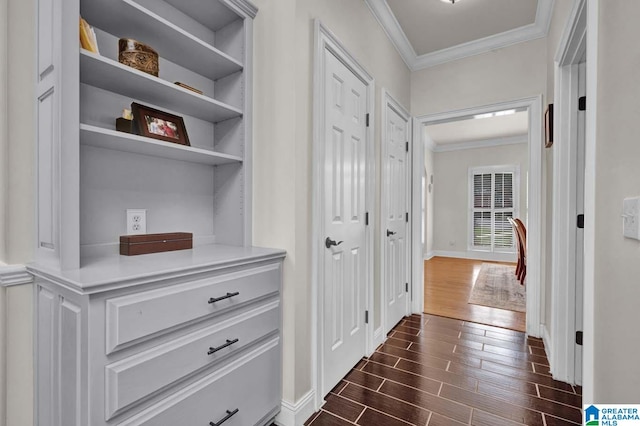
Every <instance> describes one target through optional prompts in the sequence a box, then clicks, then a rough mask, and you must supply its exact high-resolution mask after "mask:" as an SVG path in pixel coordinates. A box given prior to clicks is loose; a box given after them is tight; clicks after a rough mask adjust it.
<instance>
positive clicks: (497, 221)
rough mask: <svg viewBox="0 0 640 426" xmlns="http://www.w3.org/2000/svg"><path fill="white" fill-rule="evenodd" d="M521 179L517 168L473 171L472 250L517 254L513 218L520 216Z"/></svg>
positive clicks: (474, 169)
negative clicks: (511, 219) (512, 225)
mask: <svg viewBox="0 0 640 426" xmlns="http://www.w3.org/2000/svg"><path fill="white" fill-rule="evenodd" d="M518 180H519V168H518V167H517V166H493V167H482V168H473V169H470V170H469V194H470V202H469V205H470V226H469V246H470V249H472V250H482V251H490V252H514V251H515V235H514V233H513V228H512V227H511V224H510V223H509V218H510V217H511V218H513V217H517V216H518V200H519V194H518V188H519V183H518Z"/></svg>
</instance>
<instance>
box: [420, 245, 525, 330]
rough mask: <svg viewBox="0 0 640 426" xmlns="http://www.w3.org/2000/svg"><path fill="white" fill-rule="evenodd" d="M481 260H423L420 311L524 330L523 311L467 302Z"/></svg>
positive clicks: (444, 258)
mask: <svg viewBox="0 0 640 426" xmlns="http://www.w3.org/2000/svg"><path fill="white" fill-rule="evenodd" d="M481 266H482V261H481V260H468V259H454V258H448V257H434V258H432V259H430V260H426V261H425V262H424V312H425V313H426V314H431V315H439V316H443V317H448V318H454V319H459V320H463V321H473V322H477V323H481V324H488V325H493V326H496V327H502V328H509V329H511V330H516V331H525V330H526V315H525V313H523V312H514V311H507V310H505V309H497V308H490V307H488V306H480V305H472V304H470V303H467V301H468V300H469V295H470V294H471V289H472V288H473V284H474V283H475V281H476V277H477V276H478V272H480V267H481Z"/></svg>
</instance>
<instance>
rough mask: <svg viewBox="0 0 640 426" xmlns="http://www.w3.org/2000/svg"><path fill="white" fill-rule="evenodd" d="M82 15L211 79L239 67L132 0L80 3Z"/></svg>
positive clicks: (229, 58)
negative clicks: (146, 45)
mask: <svg viewBox="0 0 640 426" xmlns="http://www.w3.org/2000/svg"><path fill="white" fill-rule="evenodd" d="M81 14H82V17H83V18H85V19H86V20H87V21H88V22H89V23H90V24H91V25H95V26H96V27H98V28H100V29H102V30H104V31H107V32H108V33H111V34H113V35H114V36H116V37H127V38H133V39H136V40H138V41H141V42H143V43H145V44H148V45H149V46H151V47H152V48H154V49H155V50H156V51H157V52H158V54H159V55H160V56H161V57H163V58H165V59H168V60H169V61H171V62H174V63H176V64H179V65H181V66H183V67H185V68H188V69H190V70H192V71H195V72H197V73H198V74H200V75H203V76H205V77H207V78H210V79H212V80H217V79H218V78H220V77H224V76H227V75H229V74H233V73H234V72H237V71H240V70H242V64H241V63H240V62H238V61H237V60H236V59H234V58H232V57H231V56H229V55H227V54H226V53H224V52H222V51H220V50H218V49H216V48H215V47H213V46H212V45H210V44H209V43H206V42H204V41H202V40H200V39H199V38H197V37H195V36H194V35H192V34H190V33H189V32H187V31H185V30H184V29H183V28H180V27H178V26H177V25H175V24H173V23H171V22H169V21H167V20H166V19H164V18H163V17H161V16H159V15H157V14H155V13H153V12H152V11H150V10H149V9H147V8H145V7H143V6H141V5H140V4H138V3H136V2H135V1H133V0H92V1H90V2H81ZM187 52H188V54H185V53H187Z"/></svg>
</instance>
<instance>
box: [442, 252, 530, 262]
mask: <svg viewBox="0 0 640 426" xmlns="http://www.w3.org/2000/svg"><path fill="white" fill-rule="evenodd" d="M431 257H453V258H456V259H472V260H483V261H487V262H513V263H515V262H516V261H517V260H518V258H517V255H516V254H514V253H491V252H488V251H471V250H469V251H447V250H434V251H433V252H432V255H431Z"/></svg>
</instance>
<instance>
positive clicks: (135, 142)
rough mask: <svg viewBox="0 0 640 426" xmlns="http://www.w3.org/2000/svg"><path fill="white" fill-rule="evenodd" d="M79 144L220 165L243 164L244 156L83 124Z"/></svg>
mask: <svg viewBox="0 0 640 426" xmlns="http://www.w3.org/2000/svg"><path fill="white" fill-rule="evenodd" d="M80 143H82V144H83V145H90V146H95V147H98V148H106V149H113V150H116V151H124V152H132V153H135V154H143V155H150V156H153V157H161V158H168V159H170V160H179V161H188V162H191V163H200V164H208V165H211V166H218V165H221V164H230V163H241V162H242V158H240V157H237V156H235V155H228V154H223V153H221V152H215V151H211V150H208V149H202V148H196V147H192V146H185V145H179V144H175V143H171V142H164V141H159V140H155V139H151V138H147V137H144V136H138V135H132V134H129V133H124V132H118V131H116V130H109V129H103V128H102V127H96V126H91V125H89V124H80Z"/></svg>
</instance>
